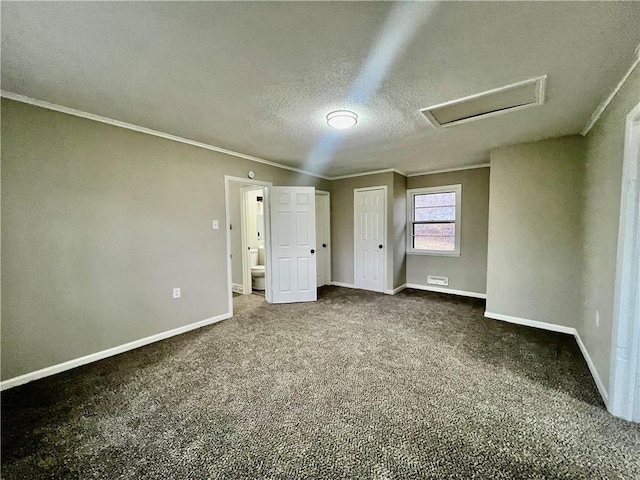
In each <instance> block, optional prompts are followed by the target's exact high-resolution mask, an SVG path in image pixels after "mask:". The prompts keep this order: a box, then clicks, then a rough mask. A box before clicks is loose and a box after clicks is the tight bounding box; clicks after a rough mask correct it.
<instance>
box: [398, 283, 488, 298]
mask: <svg viewBox="0 0 640 480" xmlns="http://www.w3.org/2000/svg"><path fill="white" fill-rule="evenodd" d="M405 288H414V289H416V290H426V291H428V292H437V293H450V294H451V295H460V296H461V297H472V298H487V294H486V293H477V292H466V291H464V290H455V289H453V288H445V287H433V286H431V285H420V284H417V283H407V284H406V285H405Z"/></svg>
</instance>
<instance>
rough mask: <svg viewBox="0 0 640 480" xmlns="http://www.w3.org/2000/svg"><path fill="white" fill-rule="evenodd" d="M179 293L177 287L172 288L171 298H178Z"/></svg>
mask: <svg viewBox="0 0 640 480" xmlns="http://www.w3.org/2000/svg"><path fill="white" fill-rule="evenodd" d="M180 295H181V293H180V289H179V288H174V289H173V298H174V299H175V298H180Z"/></svg>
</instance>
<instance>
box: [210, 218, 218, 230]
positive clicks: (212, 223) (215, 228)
mask: <svg viewBox="0 0 640 480" xmlns="http://www.w3.org/2000/svg"><path fill="white" fill-rule="evenodd" d="M211 225H212V226H213V229H214V230H218V228H220V223H219V222H218V220H214V221H213V222H211Z"/></svg>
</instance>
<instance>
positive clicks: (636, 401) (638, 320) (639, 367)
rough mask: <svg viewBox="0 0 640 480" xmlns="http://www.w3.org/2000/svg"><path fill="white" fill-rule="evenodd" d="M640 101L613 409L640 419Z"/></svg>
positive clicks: (620, 260)
mask: <svg viewBox="0 0 640 480" xmlns="http://www.w3.org/2000/svg"><path fill="white" fill-rule="evenodd" d="M639 150H640V103H638V105H636V106H635V107H634V108H633V109H632V110H631V111H630V112H629V114H628V115H627V117H626V123H625V136H624V157H623V163H622V186H621V187H622V188H621V196H620V223H619V227H618V250H617V259H616V260H617V261H616V279H615V290H614V300H613V301H614V304H613V326H612V335H611V338H612V345H611V375H610V381H609V392H610V402H609V411H610V412H611V413H612V414H613V415H615V416H617V417H621V418H624V419H625V420H631V421H634V422H640V293H639V292H638V289H640V206H639V205H638V198H639V195H640V193H639V189H640V185H639V180H640V158H639V157H640V152H639Z"/></svg>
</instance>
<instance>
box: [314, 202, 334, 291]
mask: <svg viewBox="0 0 640 480" xmlns="http://www.w3.org/2000/svg"><path fill="white" fill-rule="evenodd" d="M329 231H330V230H329V193H325V192H321V193H320V192H316V242H317V243H316V245H317V246H318V249H317V251H316V269H317V277H318V287H321V286H323V285H327V284H328V283H330V282H331V266H330V262H331V255H330V253H329V252H330V250H329V248H330V247H329V236H330V235H329Z"/></svg>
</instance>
